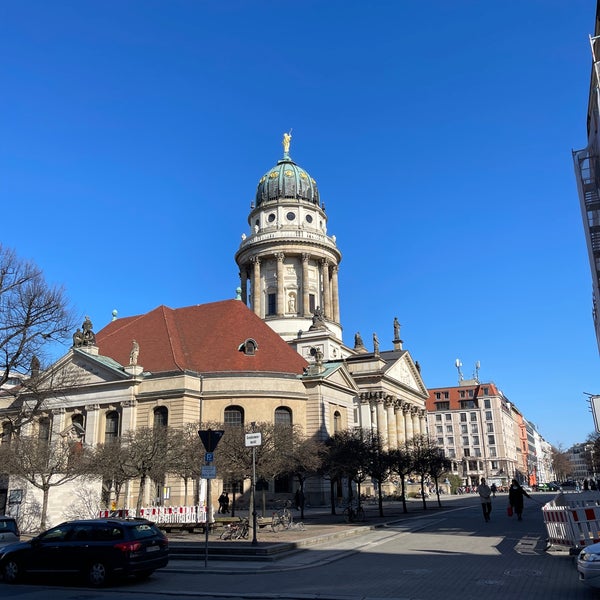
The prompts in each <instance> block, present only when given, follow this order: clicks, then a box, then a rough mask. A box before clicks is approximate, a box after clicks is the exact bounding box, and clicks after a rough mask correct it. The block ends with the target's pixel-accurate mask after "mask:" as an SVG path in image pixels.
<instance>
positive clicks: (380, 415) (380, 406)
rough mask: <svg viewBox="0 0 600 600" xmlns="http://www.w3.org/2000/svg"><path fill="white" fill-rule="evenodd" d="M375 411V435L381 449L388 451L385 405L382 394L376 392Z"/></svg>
mask: <svg viewBox="0 0 600 600" xmlns="http://www.w3.org/2000/svg"><path fill="white" fill-rule="evenodd" d="M376 402H377V404H376V410H377V434H378V435H379V439H380V440H381V447H382V448H383V449H384V450H387V449H388V432H387V415H386V413H385V405H384V399H383V394H382V393H381V392H377V399H376Z"/></svg>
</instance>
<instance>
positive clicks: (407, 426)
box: [402, 404, 414, 442]
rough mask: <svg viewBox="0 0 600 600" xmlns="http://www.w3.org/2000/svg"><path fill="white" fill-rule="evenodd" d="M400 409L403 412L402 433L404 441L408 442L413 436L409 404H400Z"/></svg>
mask: <svg viewBox="0 0 600 600" xmlns="http://www.w3.org/2000/svg"><path fill="white" fill-rule="evenodd" d="M402 410H403V412H404V435H405V438H406V441H407V442H410V440H412V439H413V437H414V432H413V422H412V415H411V414H410V410H411V406H410V404H404V405H403V406H402Z"/></svg>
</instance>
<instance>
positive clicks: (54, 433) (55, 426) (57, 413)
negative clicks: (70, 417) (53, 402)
mask: <svg viewBox="0 0 600 600" xmlns="http://www.w3.org/2000/svg"><path fill="white" fill-rule="evenodd" d="M65 413H66V410H65V409H64V408H53V409H52V425H51V427H52V430H51V431H50V439H51V440H53V441H56V440H57V439H58V436H59V435H60V433H61V431H63V430H64V429H65V427H66V425H65Z"/></svg>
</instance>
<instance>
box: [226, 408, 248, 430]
mask: <svg viewBox="0 0 600 600" xmlns="http://www.w3.org/2000/svg"><path fill="white" fill-rule="evenodd" d="M223 421H224V422H225V425H234V426H237V427H241V426H242V425H243V424H244V409H243V408H242V407H241V406H229V407H227V408H226V409H225V415H224V419H223Z"/></svg>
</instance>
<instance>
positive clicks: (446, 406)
mask: <svg viewBox="0 0 600 600" xmlns="http://www.w3.org/2000/svg"><path fill="white" fill-rule="evenodd" d="M435 410H450V402H436V403H435Z"/></svg>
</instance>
